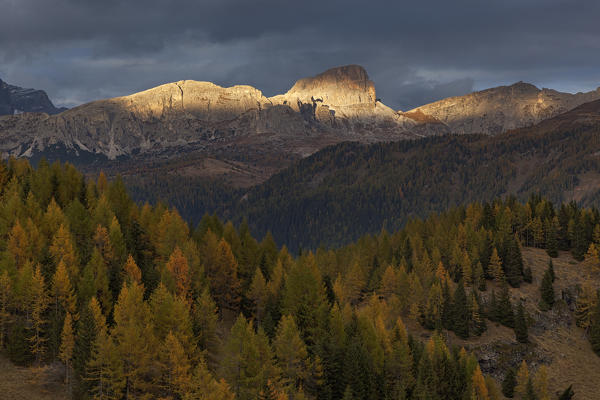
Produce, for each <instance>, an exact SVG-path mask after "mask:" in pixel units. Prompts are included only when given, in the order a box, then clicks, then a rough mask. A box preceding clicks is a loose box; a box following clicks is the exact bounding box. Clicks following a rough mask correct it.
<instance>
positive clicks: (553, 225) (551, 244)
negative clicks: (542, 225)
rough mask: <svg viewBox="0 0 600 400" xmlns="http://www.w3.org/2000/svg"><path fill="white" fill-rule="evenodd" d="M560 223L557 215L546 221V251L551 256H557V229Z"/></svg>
mask: <svg viewBox="0 0 600 400" xmlns="http://www.w3.org/2000/svg"><path fill="white" fill-rule="evenodd" d="M559 230H560V225H559V222H558V217H554V218H553V219H552V220H551V221H549V222H548V225H547V229H546V252H547V253H548V255H549V256H550V257H552V258H556V257H558V231H559Z"/></svg>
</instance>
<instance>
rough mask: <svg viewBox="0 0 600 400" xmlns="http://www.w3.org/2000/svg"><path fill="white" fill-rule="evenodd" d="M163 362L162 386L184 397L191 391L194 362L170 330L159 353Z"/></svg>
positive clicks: (172, 393) (174, 394)
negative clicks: (192, 362)
mask: <svg viewBox="0 0 600 400" xmlns="http://www.w3.org/2000/svg"><path fill="white" fill-rule="evenodd" d="M159 358H160V363H161V374H160V377H161V378H160V380H161V384H160V386H161V387H164V388H165V389H166V390H167V393H169V394H170V395H172V396H179V397H183V396H184V395H185V394H186V393H188V392H189V391H190V388H191V385H192V382H191V379H192V371H191V369H192V364H191V362H190V359H189V357H188V353H187V352H186V350H185V349H184V347H183V346H182V344H181V343H180V342H179V340H178V339H177V337H176V336H175V335H174V334H173V333H172V332H169V333H168V334H167V336H166V337H165V339H164V342H163V343H162V345H161V350H160V353H159Z"/></svg>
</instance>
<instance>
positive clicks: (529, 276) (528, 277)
mask: <svg viewBox="0 0 600 400" xmlns="http://www.w3.org/2000/svg"><path fill="white" fill-rule="evenodd" d="M523 281H525V282H527V283H531V282H533V273H532V272H531V267H529V266H527V267H525V268H524V269H523Z"/></svg>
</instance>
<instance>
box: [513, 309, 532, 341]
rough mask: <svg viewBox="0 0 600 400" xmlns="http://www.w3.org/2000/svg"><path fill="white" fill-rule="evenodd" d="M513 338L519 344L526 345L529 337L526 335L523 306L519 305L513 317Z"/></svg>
mask: <svg viewBox="0 0 600 400" xmlns="http://www.w3.org/2000/svg"><path fill="white" fill-rule="evenodd" d="M514 330H515V336H516V338H517V341H518V342H519V343H527V342H528V340H529V335H528V333H527V319H526V316H525V310H524V309H523V304H522V303H519V305H518V307H517V314H516V316H515V328H514Z"/></svg>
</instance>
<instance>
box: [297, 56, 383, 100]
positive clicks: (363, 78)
mask: <svg viewBox="0 0 600 400" xmlns="http://www.w3.org/2000/svg"><path fill="white" fill-rule="evenodd" d="M285 96H286V97H294V96H295V97H298V98H300V99H302V98H307V97H308V96H312V97H313V98H315V99H317V98H318V99H320V100H322V101H323V102H324V103H330V104H335V105H340V106H344V105H352V104H365V103H366V104H375V100H376V94H375V85H374V84H373V81H371V80H370V79H369V75H368V74H367V71H366V70H365V69H364V68H363V67H361V66H360V65H345V66H341V67H335V68H331V69H328V70H327V71H325V72H322V73H320V74H318V75H315V76H313V77H308V78H303V79H300V80H298V81H297V82H296V83H295V84H294V86H292V88H291V89H290V90H289V91H288V92H287V93H286V94H285Z"/></svg>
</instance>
